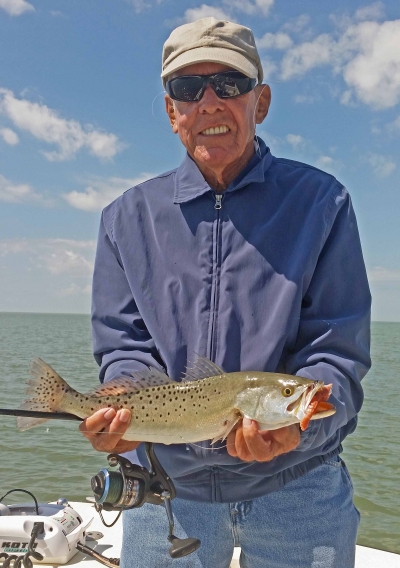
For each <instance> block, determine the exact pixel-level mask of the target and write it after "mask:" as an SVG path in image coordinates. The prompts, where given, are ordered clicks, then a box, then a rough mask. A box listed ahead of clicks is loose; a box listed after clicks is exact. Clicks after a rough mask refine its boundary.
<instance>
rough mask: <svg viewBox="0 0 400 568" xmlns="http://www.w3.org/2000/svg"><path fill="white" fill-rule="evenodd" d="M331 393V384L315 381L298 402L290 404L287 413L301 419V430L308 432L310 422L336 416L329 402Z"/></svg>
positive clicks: (334, 409)
mask: <svg viewBox="0 0 400 568" xmlns="http://www.w3.org/2000/svg"><path fill="white" fill-rule="evenodd" d="M331 392H332V385H331V384H330V385H325V384H324V383H323V382H322V381H315V382H314V383H313V384H311V385H309V386H308V387H307V388H306V390H305V391H304V392H303V393H302V394H301V395H300V396H299V398H298V399H297V400H295V401H294V402H292V403H291V404H289V406H288V407H287V411H288V412H290V413H292V414H294V415H295V416H296V417H297V418H298V419H299V422H300V428H301V430H303V431H304V430H306V428H307V427H308V425H309V423H310V420H319V419H320V418H325V417H327V416H331V415H332V414H335V412H336V408H335V407H334V406H333V404H331V403H330V402H327V400H328V398H329V397H330V395H331Z"/></svg>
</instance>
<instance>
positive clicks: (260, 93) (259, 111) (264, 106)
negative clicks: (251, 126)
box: [254, 85, 271, 124]
mask: <svg viewBox="0 0 400 568" xmlns="http://www.w3.org/2000/svg"><path fill="white" fill-rule="evenodd" d="M256 96H257V98H258V102H257V108H256V110H255V114H254V118H255V121H256V124H261V123H262V122H263V121H264V119H265V117H266V116H267V114H268V111H269V107H270V104H271V89H270V87H269V85H257V87H256Z"/></svg>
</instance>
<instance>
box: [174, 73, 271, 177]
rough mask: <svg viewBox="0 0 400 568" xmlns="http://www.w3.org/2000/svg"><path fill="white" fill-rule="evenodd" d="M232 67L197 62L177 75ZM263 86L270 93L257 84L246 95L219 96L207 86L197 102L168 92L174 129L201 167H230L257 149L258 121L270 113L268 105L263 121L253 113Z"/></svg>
mask: <svg viewBox="0 0 400 568" xmlns="http://www.w3.org/2000/svg"><path fill="white" fill-rule="evenodd" d="M230 70H232V69H231V68H230V67H227V66H225V65H221V64H219V63H196V64H193V65H189V66H187V67H184V68H183V69H180V70H179V71H177V72H176V73H175V74H174V77H178V76H181V75H212V74H214V73H218V72H222V71H230ZM263 87H264V89H268V92H269V88H268V87H267V86H258V87H256V88H255V89H253V90H252V91H250V92H249V93H246V94H244V95H239V96H238V97H233V98H231V99H229V98H228V99H220V98H218V97H217V95H216V94H215V92H214V90H213V88H212V87H211V86H210V85H207V88H206V90H205V92H204V95H203V97H202V99H201V100H200V101H197V102H181V101H172V100H171V99H170V97H169V96H168V95H166V106H167V112H168V114H169V117H170V121H171V125H172V128H173V131H174V132H175V133H178V134H179V137H180V139H181V141H182V144H183V145H184V146H185V148H186V149H187V151H188V153H189V154H190V156H191V157H192V158H193V159H194V160H195V162H196V163H197V165H198V166H199V168H200V169H203V168H205V169H210V170H212V171H224V170H226V169H227V170H229V169H230V168H232V167H234V165H235V164H236V163H240V162H242V161H243V157H244V156H248V157H247V160H248V159H249V158H250V156H251V155H252V154H253V152H254V143H253V140H254V134H255V122H262V120H263V118H264V117H265V115H266V113H267V112H268V107H267V109H266V112H265V114H264V115H263V117H262V119H261V120H260V117H259V113H258V114H257V116H255V112H254V111H255V107H256V105H257V99H258V97H259V95H260V92H261V90H262V89H263ZM172 104H173V105H174V107H175V110H173V108H172ZM211 129H213V130H211ZM215 129H217V133H216V132H215Z"/></svg>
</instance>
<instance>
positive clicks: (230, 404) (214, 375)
mask: <svg viewBox="0 0 400 568" xmlns="http://www.w3.org/2000/svg"><path fill="white" fill-rule="evenodd" d="M30 372H31V376H32V378H30V379H29V380H28V382H27V384H28V388H27V391H26V394H27V395H28V396H29V398H28V399H26V400H25V401H24V402H23V403H22V405H21V406H20V408H21V409H23V410H36V411H41V412H67V413H70V414H75V415H76V416H79V417H80V418H82V419H84V418H86V417H87V416H90V415H91V414H93V413H94V412H95V411H96V410H99V409H100V408H105V407H110V408H114V409H115V410H119V409H121V408H127V409H129V410H130V411H131V413H132V418H131V422H130V425H129V427H128V430H127V432H126V433H125V434H124V439H125V440H132V441H143V442H158V443H163V444H179V443H194V442H199V441H201V440H212V443H214V442H216V441H217V440H224V439H225V438H226V437H227V436H228V434H229V432H230V431H231V430H232V428H234V426H235V425H236V424H237V422H238V421H239V420H240V419H241V418H243V417H244V416H246V417H248V418H251V419H253V420H255V421H257V422H258V425H259V429H260V430H275V429H277V428H281V427H283V426H288V425H290V424H295V423H299V424H300V427H301V428H302V429H303V430H305V429H306V428H307V426H308V424H309V422H310V420H316V419H319V418H324V417H327V416H330V415H332V414H334V412H335V407H334V406H333V405H332V404H330V403H328V402H327V400H328V398H329V396H330V394H331V389H332V385H324V383H323V382H322V381H312V380H310V379H305V378H302V377H297V376H292V375H285V374H280V373H263V372H259V371H241V372H237V373H236V372H235V373H225V371H224V370H223V369H221V368H220V367H218V366H217V365H216V364H215V363H212V362H211V361H210V360H209V359H206V358H204V357H198V358H197V359H196V361H195V363H194V364H193V367H191V368H188V369H186V373H185V374H184V376H183V379H182V381H181V382H177V381H174V380H172V379H171V378H170V377H168V376H167V375H166V374H164V373H162V372H160V371H158V370H157V369H154V368H149V369H145V370H142V371H135V372H134V373H132V378H130V377H121V378H117V379H112V380H111V381H109V382H107V383H105V384H103V385H101V386H99V387H97V388H95V389H94V390H91V391H89V392H87V393H85V394H81V393H79V392H77V391H76V390H74V389H73V388H72V387H70V386H69V385H68V383H67V382H66V381H64V379H62V378H61V377H60V376H59V375H58V374H57V373H56V372H55V371H54V369H52V368H51V367H50V366H49V365H47V363H45V362H44V361H42V360H41V359H34V360H33V361H32V364H31V370H30ZM43 422H46V419H43V418H25V417H24V418H21V417H19V418H18V419H17V424H18V428H19V429H20V430H27V429H29V428H32V427H34V426H37V425H39V424H42V423H43Z"/></svg>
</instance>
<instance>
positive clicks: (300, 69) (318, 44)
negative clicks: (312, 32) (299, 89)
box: [281, 34, 335, 80]
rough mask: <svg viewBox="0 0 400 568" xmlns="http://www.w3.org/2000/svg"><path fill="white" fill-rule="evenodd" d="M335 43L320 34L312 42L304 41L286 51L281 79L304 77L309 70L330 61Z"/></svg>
mask: <svg viewBox="0 0 400 568" xmlns="http://www.w3.org/2000/svg"><path fill="white" fill-rule="evenodd" d="M334 47H335V43H334V41H333V40H332V38H331V37H330V36H329V35H328V34H321V35H319V36H318V37H316V38H315V39H314V40H313V41H306V42H304V43H301V44H299V45H296V46H295V47H292V48H291V49H289V50H288V51H287V53H286V54H285V55H284V57H283V60H282V67H281V77H282V79H283V80H287V79H291V78H292V77H294V76H295V75H304V74H305V73H306V72H307V71H309V70H310V69H313V68H314V67H317V66H319V65H326V64H328V63H330V62H331V61H332V56H333V50H334Z"/></svg>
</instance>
